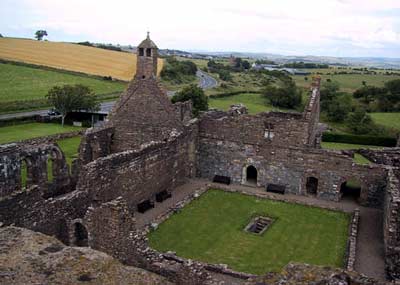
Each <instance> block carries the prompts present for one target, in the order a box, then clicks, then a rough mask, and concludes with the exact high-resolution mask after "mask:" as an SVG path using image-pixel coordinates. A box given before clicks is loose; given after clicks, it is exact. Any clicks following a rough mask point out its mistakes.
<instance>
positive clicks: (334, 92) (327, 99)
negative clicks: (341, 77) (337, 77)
mask: <svg viewBox="0 0 400 285" xmlns="http://www.w3.org/2000/svg"><path fill="white" fill-rule="evenodd" d="M339 88H340V86H339V83H338V82H336V81H330V82H325V83H324V84H323V85H322V88H321V91H320V93H321V109H322V110H323V111H326V110H328V107H329V105H330V104H332V101H333V99H334V98H336V97H337V96H338V95H339Z"/></svg>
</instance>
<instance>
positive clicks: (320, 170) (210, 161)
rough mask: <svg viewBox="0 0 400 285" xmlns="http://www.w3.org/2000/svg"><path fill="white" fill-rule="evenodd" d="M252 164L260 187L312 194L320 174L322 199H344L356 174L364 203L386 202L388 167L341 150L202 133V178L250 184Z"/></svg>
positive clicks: (200, 146)
mask: <svg viewBox="0 0 400 285" xmlns="http://www.w3.org/2000/svg"><path fill="white" fill-rule="evenodd" d="M204 132H205V131H204ZM221 132H223V131H221ZM250 137H251V134H250ZM262 140H264V139H262ZM250 165H252V166H254V167H255V168H256V169H257V185H258V186H263V187H264V186H266V185H268V184H278V185H283V186H285V187H286V191H287V192H288V193H292V194H299V195H307V187H306V183H307V178H308V177H314V178H316V179H318V189H317V193H316V195H317V196H318V197H320V198H323V199H329V200H335V201H339V200H340V198H341V194H340V187H341V184H342V183H343V182H346V181H348V180H350V179H351V178H355V179H356V180H358V181H359V182H360V183H361V188H362V191H361V197H360V199H361V203H363V204H365V205H370V206H381V205H382V202H383V194H384V186H385V177H386V174H385V172H386V170H385V169H384V168H383V167H381V166H379V165H371V166H365V165H358V164H355V163H354V161H353V159H352V157H351V156H349V155H346V154H343V153H341V152H335V151H327V150H320V149H310V148H294V147H293V148H291V147H286V146H282V147H278V146H274V145H270V144H269V143H268V142H264V141H261V143H253V142H250V143H245V144H243V143H241V142H238V141H236V140H227V139H226V140H220V139H214V138H211V137H209V136H208V135H207V136H203V135H202V133H201V136H200V138H199V148H198V164H197V171H198V172H197V173H198V176H200V177H206V178H209V179H212V178H213V177H214V176H215V175H223V176H228V177H230V178H231V179H232V181H233V182H234V183H242V184H246V183H247V181H246V169H247V167H248V166H250Z"/></svg>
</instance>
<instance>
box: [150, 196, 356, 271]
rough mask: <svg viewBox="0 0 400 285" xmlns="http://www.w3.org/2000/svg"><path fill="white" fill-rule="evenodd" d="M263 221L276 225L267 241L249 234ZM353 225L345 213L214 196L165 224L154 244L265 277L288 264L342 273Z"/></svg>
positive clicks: (266, 234) (153, 238) (152, 239)
mask: <svg viewBox="0 0 400 285" xmlns="http://www.w3.org/2000/svg"><path fill="white" fill-rule="evenodd" d="M259 215H263V216H268V217H271V218H273V219H274V222H273V223H272V225H271V226H270V227H269V228H268V229H267V231H266V232H264V234H263V235H256V234H253V233H248V232H245V231H244V228H245V226H246V225H247V224H248V223H249V222H250V221H251V219H252V218H253V217H254V216H259ZM348 225H349V215H348V214H345V213H341V212H334V211H328V210H324V209H320V208H314V207H308V206H302V205H295V204H289V203H283V202H277V201H271V200H264V199H257V198H255V197H252V196H246V195H242V194H238V193H227V192H223V191H219V190H209V191H208V192H207V193H205V194H203V195H202V196H201V197H200V198H199V199H197V200H194V201H193V202H192V203H190V204H189V205H187V206H186V207H185V208H184V209H183V210H182V211H180V212H179V213H177V214H174V215H173V216H171V217H170V218H169V219H168V220H166V221H165V222H163V223H162V224H160V226H159V228H158V229H157V230H155V231H153V232H151V233H150V234H149V242H150V246H151V247H153V248H155V249H157V250H159V251H162V252H166V251H169V250H171V251H175V252H176V254H177V255H178V256H182V257H185V258H191V259H195V260H200V261H206V262H209V263H224V264H228V265H229V266H230V267H231V268H232V269H234V270H237V271H242V272H248V273H254V274H264V273H265V272H269V271H280V270H281V269H282V268H283V267H284V266H285V265H286V264H288V263H289V262H301V263H309V264H316V265H328V266H333V267H342V266H343V262H344V256H345V249H346V242H347V233H348Z"/></svg>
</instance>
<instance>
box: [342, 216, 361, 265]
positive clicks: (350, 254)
mask: <svg viewBox="0 0 400 285" xmlns="http://www.w3.org/2000/svg"><path fill="white" fill-rule="evenodd" d="M359 221H360V210H359V209H356V210H355V211H354V212H353V215H352V217H351V222H350V225H349V237H348V240H347V249H346V261H345V264H346V270H348V271H354V265H355V263H356V250H357V236H358V224H359Z"/></svg>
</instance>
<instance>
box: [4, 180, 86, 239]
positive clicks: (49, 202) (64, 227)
mask: <svg viewBox="0 0 400 285" xmlns="http://www.w3.org/2000/svg"><path fill="white" fill-rule="evenodd" d="M88 204H89V200H88V197H87V193H85V192H77V191H73V192H70V193H68V194H64V195H62V196H58V197H55V198H48V199H46V198H44V192H43V191H42V190H41V189H40V188H39V187H36V186H35V187H32V188H29V189H26V190H24V191H18V192H14V193H12V194H11V195H9V196H7V197H4V198H0V222H1V223H3V224H4V225H15V226H18V227H24V228H27V229H31V230H34V231H39V232H42V233H44V234H47V235H52V236H55V237H57V238H58V239H60V240H61V241H63V242H64V243H66V244H68V242H69V238H68V221H69V220H71V219H75V218H80V217H83V216H84V214H85V212H86V209H87V207H88Z"/></svg>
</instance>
